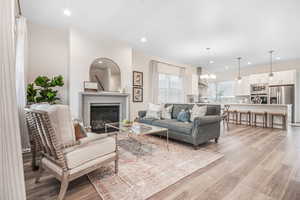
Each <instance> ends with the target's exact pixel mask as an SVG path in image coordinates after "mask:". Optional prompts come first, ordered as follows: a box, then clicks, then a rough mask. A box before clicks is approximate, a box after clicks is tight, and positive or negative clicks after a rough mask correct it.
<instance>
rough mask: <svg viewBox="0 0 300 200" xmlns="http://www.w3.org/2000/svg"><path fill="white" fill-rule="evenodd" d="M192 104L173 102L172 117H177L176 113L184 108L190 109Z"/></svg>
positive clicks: (185, 109)
mask: <svg viewBox="0 0 300 200" xmlns="http://www.w3.org/2000/svg"><path fill="white" fill-rule="evenodd" d="M192 108H193V104H173V111H172V119H177V116H178V114H179V113H180V112H181V111H182V110H184V111H187V110H191V109H192Z"/></svg>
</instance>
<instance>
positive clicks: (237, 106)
mask: <svg viewBox="0 0 300 200" xmlns="http://www.w3.org/2000/svg"><path fill="white" fill-rule="evenodd" d="M221 105H222V107H224V105H230V108H229V109H230V110H237V111H250V112H257V111H259V112H267V113H271V112H278V113H285V114H286V115H287V124H288V123H291V122H292V105H291V104H246V103H226V104H221ZM258 120H259V121H261V119H258ZM269 123H270V118H269V116H268V124H269ZM274 123H275V124H278V123H279V124H281V123H282V122H281V119H280V118H278V117H275V119H274ZM277 128H279V126H277Z"/></svg>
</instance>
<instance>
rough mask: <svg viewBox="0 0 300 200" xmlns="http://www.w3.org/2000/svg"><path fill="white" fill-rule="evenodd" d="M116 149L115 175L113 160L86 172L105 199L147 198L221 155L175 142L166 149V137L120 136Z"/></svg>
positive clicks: (139, 199)
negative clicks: (118, 156)
mask: <svg viewBox="0 0 300 200" xmlns="http://www.w3.org/2000/svg"><path fill="white" fill-rule="evenodd" d="M119 149H120V159H119V174H118V175H115V174H114V165H113V163H112V164H110V165H107V166H104V167H102V168H100V169H98V170H96V171H94V172H92V173H90V174H89V175H88V177H89V179H90V181H91V183H92V184H93V186H94V187H95V189H96V191H97V192H98V193H99V195H100V196H101V197H102V198H103V199H105V200H125V199H126V200H131V199H132V200H133V199H134V200H143V199H147V198H149V197H150V196H152V195H153V194H155V193H157V192H159V191H161V190H163V189H165V188H166V187H168V186H170V185H172V184H174V183H176V182H177V181H179V180H180V179H182V178H184V177H186V176H188V175H189V174H191V173H193V172H195V171H197V170H199V169H200V168H204V167H206V166H207V165H209V164H211V163H213V162H215V161H216V160H218V159H220V158H221V157H222V156H223V155H222V154H219V153H212V152H208V151H203V150H201V149H200V150H194V149H193V148H192V147H191V146H190V145H186V144H181V143H178V142H174V141H170V142H169V151H168V150H167V145H166V140H165V138H159V137H156V136H143V137H141V138H128V137H125V136H121V138H120V140H119Z"/></svg>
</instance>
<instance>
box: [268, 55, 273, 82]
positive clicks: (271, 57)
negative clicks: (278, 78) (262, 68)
mask: <svg viewBox="0 0 300 200" xmlns="http://www.w3.org/2000/svg"><path fill="white" fill-rule="evenodd" d="M273 53H274V50H270V51H269V54H270V73H269V78H270V79H271V80H272V79H273V76H274V74H273Z"/></svg>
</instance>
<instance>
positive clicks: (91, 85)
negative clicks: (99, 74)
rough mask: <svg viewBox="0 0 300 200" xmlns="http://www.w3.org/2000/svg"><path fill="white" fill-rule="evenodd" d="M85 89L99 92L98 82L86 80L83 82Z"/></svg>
mask: <svg viewBox="0 0 300 200" xmlns="http://www.w3.org/2000/svg"><path fill="white" fill-rule="evenodd" d="M83 89H84V91H85V92H97V91H98V84H97V83H96V82H91V81H84V82H83Z"/></svg>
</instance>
